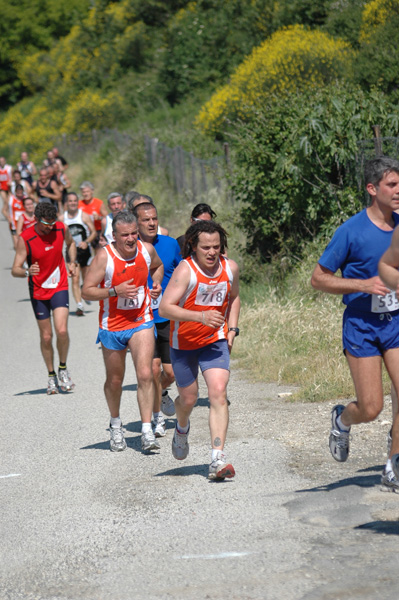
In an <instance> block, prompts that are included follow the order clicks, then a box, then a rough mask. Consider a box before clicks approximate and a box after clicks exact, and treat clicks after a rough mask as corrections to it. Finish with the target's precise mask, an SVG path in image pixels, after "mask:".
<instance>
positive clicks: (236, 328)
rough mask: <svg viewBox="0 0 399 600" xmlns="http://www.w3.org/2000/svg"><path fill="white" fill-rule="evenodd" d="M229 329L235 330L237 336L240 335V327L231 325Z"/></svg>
mask: <svg viewBox="0 0 399 600" xmlns="http://www.w3.org/2000/svg"><path fill="white" fill-rule="evenodd" d="M229 331H234V332H235V334H236V337H237V336H239V335H240V330H239V329H238V327H229Z"/></svg>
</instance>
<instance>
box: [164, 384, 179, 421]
mask: <svg viewBox="0 0 399 600" xmlns="http://www.w3.org/2000/svg"><path fill="white" fill-rule="evenodd" d="M161 411H162V412H163V414H164V415H165V416H166V417H173V415H174V414H175V413H176V409H175V403H174V402H173V400H172V398H171V397H170V396H169V394H168V392H167V390H165V391H163V392H162V400H161Z"/></svg>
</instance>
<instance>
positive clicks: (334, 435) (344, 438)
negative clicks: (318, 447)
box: [330, 404, 350, 462]
mask: <svg viewBox="0 0 399 600" xmlns="http://www.w3.org/2000/svg"><path fill="white" fill-rule="evenodd" d="M344 410H345V406H343V404H337V405H336V406H334V408H333V409H332V412H331V420H332V428H331V432H330V452H331V455H332V457H333V458H335V460H337V461H338V462H345V461H346V460H347V458H348V456H349V433H350V430H349V431H342V430H341V429H340V428H339V427H338V425H337V418H338V417H339V415H340V414H341V413H342V412H343V411H344Z"/></svg>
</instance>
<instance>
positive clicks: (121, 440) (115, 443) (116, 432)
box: [109, 423, 126, 452]
mask: <svg viewBox="0 0 399 600" xmlns="http://www.w3.org/2000/svg"><path fill="white" fill-rule="evenodd" d="M109 431H110V440H109V448H110V450H111V452H122V451H123V450H126V441H125V437H124V435H123V431H122V426H121V427H111V423H110V425H109Z"/></svg>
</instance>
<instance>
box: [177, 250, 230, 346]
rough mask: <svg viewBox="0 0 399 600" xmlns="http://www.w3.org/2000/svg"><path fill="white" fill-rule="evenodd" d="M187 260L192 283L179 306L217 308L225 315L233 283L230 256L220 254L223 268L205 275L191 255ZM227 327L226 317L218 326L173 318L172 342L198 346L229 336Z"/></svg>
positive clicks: (179, 344) (202, 308)
mask: <svg viewBox="0 0 399 600" xmlns="http://www.w3.org/2000/svg"><path fill="white" fill-rule="evenodd" d="M185 262H186V263H187V264H188V266H189V267H190V283H189V285H188V288H187V290H186V292H185V294H184V296H183V297H182V298H181V300H180V302H179V306H181V307H183V308H186V309H188V310H196V311H198V312H202V311H204V312H205V311H207V310H217V311H218V312H220V313H221V314H222V315H223V316H224V317H225V319H226V315H227V310H228V308H229V304H230V291H231V286H232V283H233V273H232V271H231V269H230V266H229V261H228V259H227V258H225V257H224V256H220V258H219V264H220V267H221V269H220V271H219V274H218V275H216V277H209V276H208V275H205V273H204V272H203V271H201V269H200V268H199V267H198V265H197V264H196V263H195V262H194V260H193V258H192V257H191V256H190V257H189V258H186V259H185ZM227 329H228V328H227V322H226V320H225V322H224V324H223V325H221V326H220V327H219V329H214V328H213V327H208V326H206V325H203V324H202V323H195V322H194V321H171V322H170V345H171V346H172V348H175V349H176V350H195V349H196V348H202V346H207V345H208V344H212V343H213V342H217V341H218V340H224V339H226V338H227Z"/></svg>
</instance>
